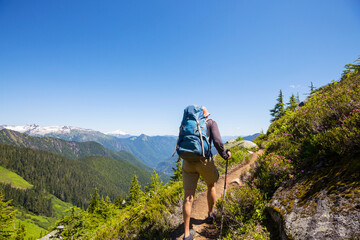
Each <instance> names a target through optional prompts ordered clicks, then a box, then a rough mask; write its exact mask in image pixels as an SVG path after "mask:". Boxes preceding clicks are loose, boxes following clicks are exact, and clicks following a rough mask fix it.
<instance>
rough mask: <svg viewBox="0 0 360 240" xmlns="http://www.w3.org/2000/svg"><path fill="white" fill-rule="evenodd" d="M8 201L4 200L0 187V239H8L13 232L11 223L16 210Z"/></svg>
mask: <svg viewBox="0 0 360 240" xmlns="http://www.w3.org/2000/svg"><path fill="white" fill-rule="evenodd" d="M10 202H11V201H7V202H5V200H4V194H3V190H2V189H1V188H0V239H9V238H10V237H11V236H12V234H13V233H14V229H13V227H12V225H13V222H14V218H15V214H16V210H13V208H12V207H11V206H9V204H10Z"/></svg>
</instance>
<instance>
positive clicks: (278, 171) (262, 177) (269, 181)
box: [253, 153, 293, 197]
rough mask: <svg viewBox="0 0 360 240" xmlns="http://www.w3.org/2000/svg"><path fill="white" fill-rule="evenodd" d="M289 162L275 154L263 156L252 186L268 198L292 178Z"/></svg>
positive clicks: (259, 161) (291, 167)
mask: <svg viewBox="0 0 360 240" xmlns="http://www.w3.org/2000/svg"><path fill="white" fill-rule="evenodd" d="M292 172H293V166H292V164H291V160H289V159H286V158H285V157H283V156H280V155H277V154H275V153H269V154H267V155H263V156H261V157H260V159H259V160H258V167H257V169H256V171H255V174H254V176H253V184H255V186H257V187H259V188H260V189H262V190H263V191H264V192H265V193H267V194H268V196H269V197H271V196H272V194H273V193H274V192H275V190H276V189H277V188H278V187H279V186H280V184H281V183H282V182H283V181H285V180H288V179H290V178H292V177H293V174H292Z"/></svg>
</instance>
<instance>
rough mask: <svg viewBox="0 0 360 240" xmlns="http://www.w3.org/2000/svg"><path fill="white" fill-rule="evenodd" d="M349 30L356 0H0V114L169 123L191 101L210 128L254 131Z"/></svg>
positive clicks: (12, 121)
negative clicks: (281, 97)
mask: <svg viewBox="0 0 360 240" xmlns="http://www.w3.org/2000/svg"><path fill="white" fill-rule="evenodd" d="M359 39H360V2H359V1H357V0H353V1H349V0H343V1H339V0H326V1H321V0H317V1H310V0H305V1H289V0H287V1H266V0H263V1H260V0H259V1H249V0H233V1H231V0H229V1H212V0H203V1H201V0H199V1H193V0H192V1H168V0H164V1H148V0H146V1H141V0H138V1H88V0H87V1H80V0H79V1H49V0H46V1H45V0H44V1H40V0H39V1H5V0H0V112H1V114H0V125H1V124H7V125H26V124H33V123H36V124H38V125H42V126H53V125H70V126H77V127H83V128H91V129H95V130H99V131H103V132H108V131H113V130H117V129H121V130H123V131H126V132H129V133H131V134H140V133H145V134H149V135H165V134H173V135H176V134H177V133H178V127H179V124H180V121H181V118H182V113H183V109H184V108H185V107H186V106H187V105H189V104H199V105H205V106H206V107H207V108H208V110H209V112H210V113H211V114H212V115H211V116H212V118H213V119H214V120H216V121H217V122H218V124H219V128H220V131H221V133H222V135H248V134H252V133H255V132H259V131H261V130H263V131H266V130H267V128H268V126H269V120H270V114H269V110H270V109H271V108H273V107H274V105H275V104H276V98H277V97H278V94H279V90H280V89H282V91H283V93H284V97H285V100H286V102H287V101H288V98H289V97H290V95H291V94H292V93H294V94H297V93H299V95H300V99H301V100H303V99H304V98H305V97H306V96H305V94H307V93H308V92H309V87H308V86H310V84H311V82H313V84H314V85H315V86H316V87H320V86H323V85H325V84H327V83H329V82H331V81H332V80H338V79H339V77H340V74H341V72H342V70H343V67H344V65H345V64H347V63H351V62H353V61H354V60H356V59H357V58H358V57H359V55H360V45H359Z"/></svg>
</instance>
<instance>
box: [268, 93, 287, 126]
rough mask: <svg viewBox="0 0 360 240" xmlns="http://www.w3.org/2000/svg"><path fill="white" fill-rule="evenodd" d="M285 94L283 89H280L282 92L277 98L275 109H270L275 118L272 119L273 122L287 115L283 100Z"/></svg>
mask: <svg viewBox="0 0 360 240" xmlns="http://www.w3.org/2000/svg"><path fill="white" fill-rule="evenodd" d="M283 97H284V96H283V94H282V91H281V89H280V93H279V97H278V99H276V100H277V104H276V105H275V107H274V109H271V110H270V113H271V116H273V118H272V119H271V120H270V122H273V121H275V120H277V119H279V118H281V117H282V116H285V108H284V105H285V104H284V101H283Z"/></svg>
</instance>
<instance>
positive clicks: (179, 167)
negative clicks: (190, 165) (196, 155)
mask: <svg viewBox="0 0 360 240" xmlns="http://www.w3.org/2000/svg"><path fill="white" fill-rule="evenodd" d="M172 170H173V173H174V174H173V175H172V176H171V177H170V178H171V182H176V181H181V180H182V161H181V158H180V157H178V159H177V161H176V168H172Z"/></svg>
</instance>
